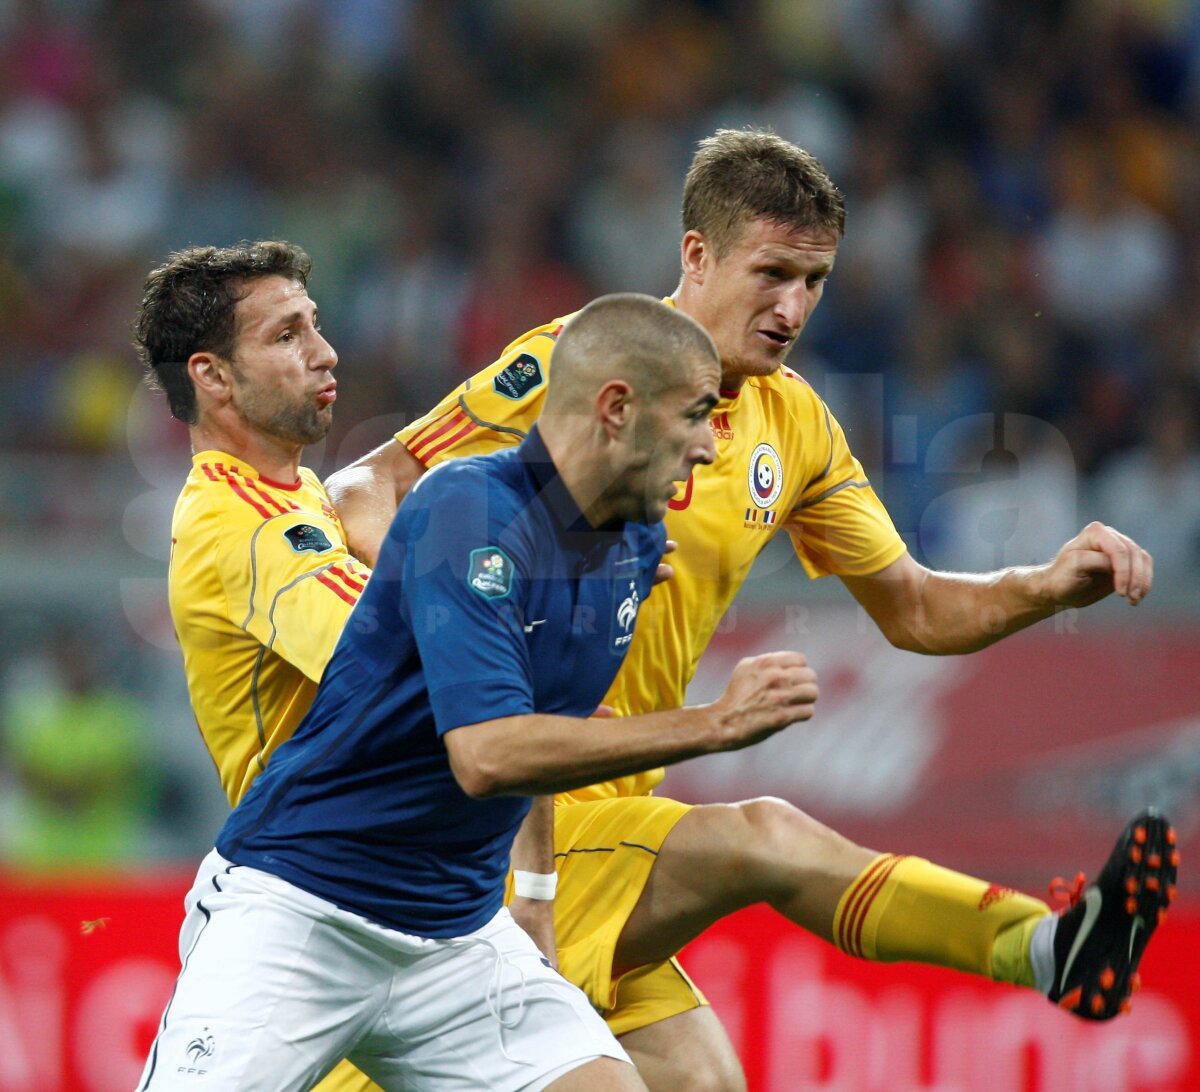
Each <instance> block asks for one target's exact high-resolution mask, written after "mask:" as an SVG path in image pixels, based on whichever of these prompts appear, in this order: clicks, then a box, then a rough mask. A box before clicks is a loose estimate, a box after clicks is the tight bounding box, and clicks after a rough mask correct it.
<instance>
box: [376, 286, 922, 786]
mask: <svg viewBox="0 0 1200 1092" xmlns="http://www.w3.org/2000/svg"><path fill="white" fill-rule="evenodd" d="M667 302H668V303H670V302H671V301H667ZM569 318H570V316H567V317H566V318H561V319H556V320H555V321H554V322H552V323H549V324H548V325H546V326H539V327H538V328H537V329H535V330H531V331H530V332H529V333H527V334H525V335H524V336H522V337H520V338H518V339H517V340H516V341H514V342H513V343H512V344H511V345H509V346H508V348H507V349H505V351H504V354H503V355H502V356H501V357H500V359H499V360H497V361H496V362H495V363H493V364H491V365H490V366H489V367H487V368H485V369H483V371H481V372H479V373H478V374H476V375H475V376H473V377H472V378H470V379H468V380H467V381H466V382H465V383H464V384H463V385H462V386H460V387H459V388H458V389H457V390H455V391H453V392H451V393H450V394H449V395H447V396H446V398H444V399H443V400H442V401H441V402H440V403H439V404H438V405H437V406H436V407H435V408H434V409H433V410H432V411H431V412H429V413H428V414H426V415H425V416H424V417H422V418H420V419H419V420H417V421H414V422H413V423H412V424H411V425H409V426H407V427H406V428H404V429H403V430H402V431H401V432H399V433H398V434H397V436H396V439H397V440H398V441H399V442H400V443H402V444H404V446H405V447H407V448H408V450H409V451H411V452H412V454H413V455H414V456H415V457H416V458H417V459H418V460H420V462H422V463H424V464H425V465H426V466H433V465H435V464H437V463H439V462H442V461H443V460H445V459H449V458H453V457H457V456H460V455H478V454H482V453H484V452H487V451H493V450H495V449H496V448H498V447H501V446H504V445H507V444H515V443H519V442H520V441H521V439H522V438H523V437H524V436H525V434H526V433H527V432H528V431H529V426H530V424H531V423H532V422H533V421H535V420H536V419H537V416H538V414H539V413H540V412H541V408H542V399H543V398H544V396H545V393H546V382H547V380H548V379H549V374H550V357H551V353H552V351H553V349H554V343H555V340H556V338H557V337H558V334H559V332H560V331H561V329H562V327H563V324H564V323H566V322H567V320H568V319H569ZM709 424H710V427H711V428H712V430H713V436H714V438H715V440H716V451H717V457H716V461H715V462H714V463H713V464H712V465H711V466H698V467H696V469H695V471H694V472H693V474H692V477H691V479H690V480H689V481H688V482H687V483H686V484H685V485H684V486H682V487H681V488H680V490H679V492H678V493H677V494H676V497H675V499H674V500H673V501H672V502H671V505H670V511H668V513H667V517H666V525H667V534H668V536H669V537H670V538H672V539H674V540H675V541H676V542H678V544H679V548H678V550H677V551H676V552H675V553H674V554H672V555H671V557H670V561H671V564H672V566H673V567H674V569H675V576H674V578H673V579H671V580H669V581H667V582H666V583H664V584H660V585H659V586H658V587H656V588H655V589H654V594H653V595H651V596H650V598H649V599H647V601H646V602H645V604H644V605H643V607H642V610H641V613H640V614H639V615H638V624H637V629H636V631H635V633H634V638H633V643H632V645H631V646H630V650H629V654H628V656H627V658H626V660H625V663H624V665H623V666H622V668H621V671H620V674H619V675H618V676H617V680H616V682H615V683H614V684H613V687H612V689H611V690H610V691H609V694H608V697H607V698H606V699H605V700H606V702H607V703H608V704H609V705H612V706H613V708H614V709H615V710H616V711H617V713H618V715H622V716H627V715H631V714H636V713H648V712H652V711H653V710H655V709H670V708H674V707H676V706H679V705H682V704H683V700H684V693H685V691H686V689H687V685H688V683H689V682H690V681H691V678H692V675H693V674H694V672H695V670H696V665H697V663H698V662H699V660H700V656H701V654H702V653H703V652H704V650H705V648H706V647H707V646H708V642H709V639H710V638H711V637H712V634H713V631H714V630H715V629H716V627H717V624H718V623H719V622H720V620H721V618H722V616H723V615H724V614H725V611H726V610H727V609H728V607H729V605H730V603H732V602H733V599H734V596H735V595H736V594H737V591H738V589H739V588H740V587H741V585H742V581H743V580H745V578H746V575H747V573H748V572H749V571H750V567H751V565H752V564H753V563H754V559H755V558H756V557H757V556H758V555H759V553H760V552H761V551H762V549H763V547H764V546H766V544H767V542H768V541H769V540H770V539H771V538H772V537H773V536H774V535H776V534H777V533H779V531H780V530H786V531H787V532H788V534H789V535H790V536H791V538H792V543H793V545H794V547H795V549H796V553H797V554H798V555H799V558H800V561H801V563H802V564H803V565H804V568H805V570H806V571H807V572H808V573H809V575H810V576H823V575H826V574H829V573H833V574H840V575H846V576H862V575H867V574H870V573H874V572H878V571H879V570H880V569H883V568H885V567H886V566H888V565H890V564H891V563H892V562H893V561H895V560H896V559H897V558H898V557H900V556H901V555H903V553H904V552H905V549H906V548H905V545H904V542H903V540H902V539H901V538H900V536H899V534H898V533H897V532H896V529H895V527H894V526H893V524H892V521H891V518H890V517H889V516H888V514H887V511H886V509H885V508H884V507H883V505H882V503H881V502H880V501H879V498H878V497H877V496H876V495H875V491H874V490H873V489H872V488H871V486H870V483H869V482H868V481H867V479H866V475H865V474H864V473H863V468H862V466H861V465H860V464H859V462H858V460H857V459H856V458H855V457H854V456H853V455H852V454H851V453H850V449H849V447H848V446H847V444H846V438H845V436H844V435H843V433H842V429H841V426H840V425H838V423H837V421H835V420H834V418H833V416H832V415H831V414H830V412H829V410H828V409H827V408H826V407H825V404H824V403H823V402H822V401H821V399H820V398H818V397H817V395H816V393H815V392H814V391H813V389H812V388H811V387H810V386H809V385H808V384H807V383H806V382H805V381H804V380H803V379H801V378H800V377H799V376H798V375H796V373H795V372H792V371H789V370H788V369H787V368H781V369H780V370H779V371H777V372H775V373H774V374H773V375H769V376H762V377H754V378H751V379H748V380H747V381H746V383H745V384H744V385H743V387H742V389H741V390H740V391H739V392H737V393H736V394H733V395H726V394H723V395H722V398H721V401H720V402H719V403H718V405H717V407H716V408H715V409H714V411H713V414H712V417H711V418H710V420H709ZM662 777H663V771H662V770H661V769H657V770H650V771H648V772H646V773H642V774H636V775H633V776H630V777H623V778H619V779H617V780H615V781H611V782H606V783H605V784H603V785H595V786H592V787H590V788H587V789H581V790H577V791H576V792H574V793H571V794H570V799H575V800H591V799H598V798H603V797H608V796H628V795H638V794H643V793H647V792H649V791H650V790H651V789H653V787H654V786H655V785H657V784H658V783H659V782H660V781H661V780H662Z"/></svg>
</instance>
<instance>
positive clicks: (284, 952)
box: [137, 851, 629, 1092]
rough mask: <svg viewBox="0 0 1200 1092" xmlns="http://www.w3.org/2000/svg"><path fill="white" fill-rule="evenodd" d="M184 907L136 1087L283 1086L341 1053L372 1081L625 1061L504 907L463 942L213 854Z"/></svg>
mask: <svg viewBox="0 0 1200 1092" xmlns="http://www.w3.org/2000/svg"><path fill="white" fill-rule="evenodd" d="M185 905H186V908H187V916H186V918H185V920H184V923H183V928H182V930H181V932H180V935H179V951H180V960H181V962H182V964H183V969H182V970H181V971H180V972H179V978H178V980H177V981H176V983H175V990H174V992H173V993H172V995H171V999H170V1001H169V1002H168V1003H167V1008H166V1011H165V1012H164V1013H163V1017H162V1022H161V1024H160V1026H159V1032H158V1035H157V1037H156V1038H155V1040H154V1044H153V1046H152V1047H151V1049H150V1056H149V1057H148V1058H147V1060H146V1067H145V1069H144V1070H143V1073H142V1078H141V1081H140V1083H139V1084H138V1086H137V1087H138V1089H139V1092H160V1090H163V1089H189V1090H193V1092H204V1090H210V1092H215V1090H217V1089H220V1090H221V1092H233V1090H235V1089H237V1090H251V1089H253V1090H255V1092H258V1090H263V1092H266V1090H278V1092H295V1090H296V1089H304V1088H309V1087H310V1086H311V1085H313V1084H315V1083H316V1082H317V1081H318V1080H320V1078H321V1077H322V1076H324V1075H325V1073H327V1072H328V1071H329V1070H330V1069H331V1068H332V1067H333V1066H334V1065H335V1064H336V1063H337V1062H338V1061H340V1060H341V1059H342V1058H349V1059H350V1060H351V1061H352V1062H353V1063H354V1064H355V1065H356V1066H358V1067H359V1068H360V1069H362V1070H363V1072H365V1073H366V1074H367V1075H368V1076H370V1077H371V1078H372V1079H373V1080H374V1081H376V1083H378V1084H380V1085H382V1086H383V1087H384V1088H385V1089H437V1090H439V1092H450V1090H454V1089H462V1090H467V1089H471V1090H478V1089H496V1090H512V1092H518V1090H520V1092H536V1090H537V1089H540V1088H543V1087H545V1085H546V1084H548V1083H550V1082H551V1081H552V1080H553V1079H556V1078H558V1077H560V1076H562V1075H563V1074H564V1073H567V1072H569V1071H570V1070H571V1069H574V1068H576V1067H577V1066H579V1065H582V1064H583V1063H585V1062H587V1061H591V1060H592V1059H594V1058H599V1057H608V1058H618V1059H621V1060H622V1061H626V1062H628V1061H629V1058H628V1055H626V1054H625V1052H624V1050H622V1049H621V1047H620V1046H619V1045H618V1043H617V1041H616V1039H614V1038H613V1036H612V1033H611V1032H609V1030H608V1028H607V1027H606V1026H605V1024H604V1021H603V1020H602V1019H601V1018H600V1017H599V1016H598V1015H597V1014H596V1012H595V1011H594V1010H593V1009H592V1007H591V1005H590V1004H589V1003H588V1001H587V998H586V997H585V996H584V994H583V993H582V992H581V991H580V990H578V989H576V988H575V987H574V986H572V985H571V984H570V983H569V982H567V981H566V979H564V978H562V977H561V976H560V975H559V974H558V973H557V972H556V971H554V970H553V969H552V968H551V967H550V966H549V965H548V963H547V962H546V961H545V960H544V959H543V958H542V955H541V953H540V952H539V951H538V949H537V947H536V946H535V945H534V943H533V941H532V940H530V938H529V937H528V936H527V935H526V934H525V932H524V931H522V930H521V928H520V927H519V926H518V925H517V924H516V923H515V922H514V921H513V920H512V918H511V917H510V916H509V913H508V911H507V910H502V911H501V912H500V913H498V914H497V915H496V917H495V918H493V919H492V920H491V921H490V922H489V923H488V924H487V925H485V926H484V927H483V928H482V929H480V930H478V931H477V932H475V933H472V934H470V935H469V936H466V937H458V938H454V939H452V940H430V939H427V938H425V937H415V936H409V935H408V934H405V933H400V932H397V931H395V930H392V929H386V928H384V927H383V926H380V925H375V924H373V923H372V922H369V921H367V920H365V919H364V918H361V917H359V916H358V915H357V914H352V913H349V912H347V911H345V910H341V909H339V908H338V907H337V906H335V905H333V904H332V903H330V902H327V901H325V900H324V899H319V898H317V897H316V896H314V895H310V894H309V893H308V892H306V891H302V890H301V889H300V888H298V887H295V886H294V885H292V884H290V883H287V882H286V881H284V880H281V879H279V878H278V877H277V876H272V875H270V874H268V873H265V872H260V871H259V870H258V869H254V868H246V867H243V866H241V865H230V863H229V862H228V861H226V860H225V859H224V858H222V857H221V856H220V854H218V853H216V852H215V851H214V852H212V853H210V854H209V855H208V856H207V857H206V858H205V859H204V861H203V863H202V864H201V866H200V871H199V873H198V874H197V876H196V883H195V885H194V886H193V887H192V890H191V892H189V894H188V897H187V900H186V903H185Z"/></svg>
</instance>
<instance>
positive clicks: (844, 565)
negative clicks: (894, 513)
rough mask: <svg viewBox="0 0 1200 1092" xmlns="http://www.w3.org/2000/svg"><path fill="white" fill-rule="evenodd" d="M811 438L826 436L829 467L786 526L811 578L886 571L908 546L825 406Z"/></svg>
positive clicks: (811, 482) (806, 491) (826, 465)
mask: <svg viewBox="0 0 1200 1092" xmlns="http://www.w3.org/2000/svg"><path fill="white" fill-rule="evenodd" d="M813 397H814V400H815V401H816V404H817V406H818V407H819V410H820V420H819V422H817V423H816V426H815V427H812V428H810V429H809V430H808V431H809V434H810V435H821V436H822V437H823V451H824V454H825V463H824V466H823V467H821V469H820V470H819V471H818V472H817V473H816V474H815V475H814V476H813V478H812V479H811V480H809V481H808V482H807V483H806V485H805V487H804V491H803V493H802V494H801V497H800V501H799V503H798V504H796V505H795V506H794V507H793V508H792V510H791V512H790V513H789V514H788V516H787V519H786V522H785V524H784V527H785V529H786V530H787V532H788V534H789V535H790V536H791V539H792V545H793V546H794V547H795V550H796V555H797V556H798V557H799V559H800V563H801V565H803V566H804V570H805V572H806V573H808V575H809V576H810V577H819V576H828V575H829V574H831V573H832V574H835V575H838V576H867V575H869V574H871V573H876V572H879V570H880V569H884V568H886V567H887V566H888V565H890V564H891V563H892V562H893V561H895V560H896V559H897V558H899V557H901V556H902V555H903V554H904V553H905V552H906V551H907V547H906V546H905V544H904V540H903V539H902V538H901V537H900V534H899V532H898V531H897V530H896V527H895V524H893V523H892V517H891V516H890V515H888V511H887V509H886V508H884V506H883V502H882V501H880V499H879V497H878V495H877V494H876V493H875V490H874V489H873V488H872V487H871V483H870V482H869V481H868V480H867V475H866V472H865V471H864V470H863V467H862V464H861V463H860V462H859V461H858V459H856V458H855V457H854V455H853V454H852V453H851V451H850V447H849V445H848V444H847V443H846V435H845V433H844V432H843V431H842V426H841V425H839V424H838V422H837V420H836V419H835V418H834V416H833V414H831V413H830V412H829V409H828V407H827V406H825V404H824V403H823V402H821V401H820V400H819V399H816V397H815V395H814V396H813Z"/></svg>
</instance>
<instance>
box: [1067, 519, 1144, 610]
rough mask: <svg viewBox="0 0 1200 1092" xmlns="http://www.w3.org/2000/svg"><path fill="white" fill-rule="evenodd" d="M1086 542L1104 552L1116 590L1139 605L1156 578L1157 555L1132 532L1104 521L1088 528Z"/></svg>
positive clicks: (1085, 532)
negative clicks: (1132, 534) (1132, 537)
mask: <svg viewBox="0 0 1200 1092" xmlns="http://www.w3.org/2000/svg"><path fill="white" fill-rule="evenodd" d="M1083 537H1084V538H1085V542H1084V543H1083V545H1085V546H1086V547H1090V548H1091V549H1093V550H1096V551H1098V552H1099V553H1101V554H1103V555H1104V556H1105V558H1107V560H1108V566H1109V570H1110V572H1111V573H1112V585H1113V591H1114V592H1116V594H1117V595H1119V596H1121V597H1123V598H1124V599H1127V600H1129V602H1130V603H1131V604H1132V605H1133V606H1137V604H1138V603H1140V602H1141V601H1142V600H1143V599H1145V598H1146V595H1147V594H1148V593H1149V591H1150V586H1151V585H1152V584H1153V582H1154V559H1153V558H1152V557H1151V556H1150V554H1149V553H1148V552H1147V551H1146V550H1144V549H1142V547H1141V546H1139V545H1138V544H1137V543H1136V542H1134V541H1133V539H1131V538H1130V537H1129V536H1128V535H1125V534H1122V533H1121V532H1120V531H1118V530H1116V529H1115V528H1113V527H1108V526H1106V525H1105V524H1103V523H1092V524H1089V525H1088V526H1087V528H1085V530H1084V535H1083Z"/></svg>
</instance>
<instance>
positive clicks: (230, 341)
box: [133, 240, 312, 425]
mask: <svg viewBox="0 0 1200 1092" xmlns="http://www.w3.org/2000/svg"><path fill="white" fill-rule="evenodd" d="M311 272H312V259H311V258H310V257H309V256H308V255H307V254H306V253H305V252H304V251H303V250H301V249H300V247H298V246H294V245H293V244H291V243H286V242H283V241H281V240H262V241H259V242H253V243H251V242H241V243H238V244H237V245H236V246H228V247H215V246H193V247H187V248H186V249H184V250H177V251H176V252H175V253H173V254H171V255H169V256H168V257H167V260H166V262H164V263H163V264H162V265H160V266H159V267H158V268H157V269H155V270H153V271H151V273H150V275H149V276H148V277H147V278H146V284H145V287H144V289H143V292H142V303H141V306H140V307H139V308H138V314H137V318H136V319H135V320H134V323H133V343H134V345H136V346H137V350H138V357H139V358H140V359H141V361H142V363H143V365H144V366H145V368H146V375H147V378H148V379H149V381H150V384H151V386H154V387H158V388H159V389H161V390H162V391H164V392H165V393H166V396H167V404H168V405H169V406H170V407H171V415H172V416H173V417H177V418H178V419H179V420H180V421H183V422H184V423H186V424H189V425H194V424H195V423H196V390H195V388H194V387H193V386H192V380H191V377H190V376H189V375H188V370H187V362H188V358H189V357H190V356H191V355H192V354H193V353H198V352H211V353H216V354H217V355H218V356H221V357H224V358H225V359H227V360H228V359H230V358H231V357H232V355H233V350H234V345H235V344H236V342H237V328H236V322H235V316H234V309H235V307H236V306H237V303H238V301H239V300H240V299H243V298H245V295H246V284H247V282H248V281H252V280H256V279H257V278H259V277H269V276H279V277H286V278H287V279H288V280H292V281H299V282H300V283H301V284H302V285H305V286H307V284H308V277H309V274H310V273H311Z"/></svg>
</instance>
